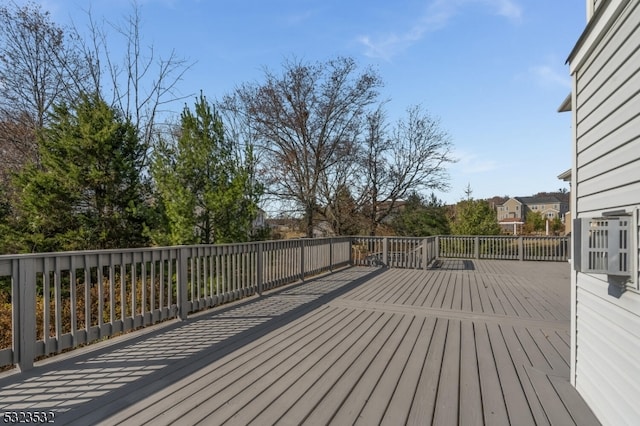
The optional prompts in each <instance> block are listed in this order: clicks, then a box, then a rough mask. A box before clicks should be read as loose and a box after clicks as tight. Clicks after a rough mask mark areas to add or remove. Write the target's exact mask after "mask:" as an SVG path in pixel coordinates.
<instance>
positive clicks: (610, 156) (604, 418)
mask: <svg viewBox="0 0 640 426" xmlns="http://www.w3.org/2000/svg"><path fill="white" fill-rule="evenodd" d="M600 7H602V8H604V10H602V11H601V12H602V13H598V15H597V18H595V19H594V22H592V23H591V24H590V28H589V29H588V30H587V32H588V33H586V34H585V37H584V38H583V39H582V42H581V43H582V44H581V45H579V47H577V50H575V55H573V54H572V57H571V58H570V62H571V72H572V75H573V78H574V94H573V100H572V103H573V114H574V126H575V127H574V132H575V133H574V134H575V141H574V143H575V147H574V149H575V151H574V159H573V160H574V164H573V166H574V167H573V170H572V175H573V179H574V183H573V185H572V191H573V197H574V198H573V201H574V203H575V204H574V207H575V214H576V216H575V217H578V218H592V217H598V216H599V215H601V214H602V213H603V212H606V211H612V210H626V211H627V212H632V211H634V210H635V209H637V208H638V207H640V1H636V0H633V1H628V0H614V1H611V2H603V3H601V4H600ZM595 21H597V22H595ZM589 31H590V32H589ZM633 233H634V234H635V235H636V238H637V237H638V236H637V234H638V229H637V228H636V229H634V231H633ZM633 255H634V256H635V257H636V258H637V257H638V251H637V248H636V251H635V252H634V254H633ZM573 276H574V277H575V278H574V279H575V281H574V282H573V285H574V286H575V287H574V292H573V294H574V297H575V299H574V300H573V302H574V306H573V308H574V312H575V316H574V318H573V321H574V324H573V326H572V328H573V329H574V330H575V334H574V336H572V337H573V339H574V340H573V344H574V345H575V346H574V347H573V348H572V349H573V352H572V360H571V362H572V366H571V368H572V373H573V380H574V381H575V386H576V388H577V389H578V391H579V392H580V393H581V395H582V396H583V397H584V399H585V401H586V402H587V404H589V406H590V407H591V409H592V410H593V412H594V413H595V414H596V416H598V418H599V420H600V421H601V422H602V423H603V424H616V425H617V424H637V422H638V419H639V418H640V404H638V401H639V400H638V396H639V395H640V356H639V354H640V293H638V292H637V291H634V290H627V291H626V292H624V293H622V295H621V296H620V297H619V298H616V297H614V296H612V295H609V294H608V290H609V288H608V287H609V283H608V282H607V276H606V275H600V274H586V273H575V275H573ZM636 282H637V277H636Z"/></svg>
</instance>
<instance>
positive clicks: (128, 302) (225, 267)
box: [0, 236, 569, 370]
mask: <svg viewBox="0 0 640 426" xmlns="http://www.w3.org/2000/svg"><path fill="white" fill-rule="evenodd" d="M568 246H569V243H568V239H567V238H545V237H458V236H455V237H453V236H440V237H427V238H405V237H342V238H324V239H298V240H284V241H266V242H256V243H245V244H228V245H198V246H178V247H159V248H140V249H122V250H100V251H82V252H61V253H37V254H25V255H8V256H0V288H2V287H4V288H7V287H9V288H10V294H9V295H8V297H7V296H5V299H6V300H3V299H2V298H1V297H0V320H1V319H2V316H4V320H1V321H0V324H6V323H7V322H8V321H7V318H6V317H7V316H9V315H10V316H11V327H4V328H2V329H0V367H3V366H9V365H17V366H18V367H19V368H20V369H21V370H28V369H30V368H31V367H32V366H33V363H34V360H36V359H38V358H40V357H43V356H47V355H52V354H57V353H61V352H63V351H65V350H70V349H73V348H76V347H79V346H82V345H85V344H88V343H91V342H94V341H97V340H101V339H104V338H108V337H110V336H114V335H116V334H119V333H124V332H129V331H133V330H136V329H138V328H142V327H145V326H149V325H152V324H156V323H158V322H160V321H164V320H167V319H172V318H179V319H186V318H187V317H188V315H189V314H190V313H193V312H196V311H199V310H202V309H207V308H210V307H213V306H217V305H220V304H222V303H226V302H229V301H233V300H237V299H240V298H243V297H247V296H251V295H254V294H261V293H262V291H265V290H268V289H272V288H275V287H278V286H281V285H284V284H288V283H292V282H296V281H300V280H304V279H305V278H306V277H309V276H312V275H316V274H320V273H323V272H329V271H331V270H332V269H333V268H339V267H343V266H347V265H377V266H385V267H391V268H411V269H427V268H428V266H429V265H430V264H431V263H432V262H433V261H434V260H435V259H436V258H438V257H459V258H476V259H519V260H556V261H559V260H566V258H567V256H568V252H567V249H568ZM0 296H2V295H1V294H0ZM7 341H10V342H11V344H10V346H9V345H7V344H6V343H4V342H7ZM5 346H9V347H5Z"/></svg>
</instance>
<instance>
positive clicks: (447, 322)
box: [0, 260, 598, 425]
mask: <svg viewBox="0 0 640 426" xmlns="http://www.w3.org/2000/svg"><path fill="white" fill-rule="evenodd" d="M569 304H570V289H569V265H568V264H567V263H562V262H560V263H542V262H518V261H477V260H473V261H471V260H444V261H440V262H439V264H436V265H435V267H433V268H432V269H431V270H427V271H425V270H408V269H385V268H368V267H353V268H349V269H344V270H341V271H338V272H336V273H334V274H330V275H324V276H321V277H318V278H315V279H309V280H307V281H306V282H304V283H301V284H295V285H291V286H287V287H284V288H281V289H279V290H276V291H272V292H270V293H265V294H263V295H262V296H261V297H258V296H256V297H252V298H250V299H247V300H245V301H240V302H236V303H234V304H230V305H225V306H221V307H219V308H216V309H213V310H210V311H207V312H204V313H202V314H199V315H197V316H193V317H191V318H189V320H187V321H184V322H171V323H169V324H165V325H161V326H156V327H154V328H152V329H149V330H146V331H142V332H141V333H142V334H136V335H129V336H124V337H120V338H117V339H113V340H111V341H109V342H102V343H99V344H97V345H93V346H91V347H87V348H83V349H81V350H79V351H75V352H73V353H72V354H70V355H66V356H65V357H64V358H63V357H57V358H53V359H52V360H49V361H47V362H45V363H40V364H39V365H37V366H36V368H35V369H34V370H32V371H29V372H27V373H22V374H12V375H8V376H5V377H2V378H1V379H0V413H3V412H6V411H23V412H24V411H29V412H33V411H35V410H37V411H52V412H55V415H56V417H55V423H57V424H79V425H89V424H98V423H103V424H128V425H138V424H147V423H148V424H153V425H158V424H167V425H168V424H183V425H193V424H207V425H208V424H234V425H245V424H256V425H266V424H274V423H279V424H291V425H297V424H312V425H316V424H327V423H330V424H337V425H343V424H355V423H358V424H363V425H374V424H390V425H398V424H419V425H426V424H436V425H455V424H462V425H473V424H489V425H500V424H518V425H526V424H554V425H570V424H577V425H589V424H598V422H597V420H596V419H595V418H594V416H593V414H592V413H591V411H590V410H589V408H588V407H587V406H586V405H585V403H584V402H583V400H582V399H581V398H580V396H579V395H578V393H577V392H576V391H575V390H574V389H573V388H572V387H571V385H570V384H569V381H568V380H569V379H568V378H569V344H570V340H569V339H570V331H569V316H570V306H569Z"/></svg>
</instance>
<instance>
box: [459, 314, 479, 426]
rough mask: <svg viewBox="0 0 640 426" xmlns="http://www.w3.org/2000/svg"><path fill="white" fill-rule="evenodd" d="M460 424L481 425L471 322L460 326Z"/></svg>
mask: <svg viewBox="0 0 640 426" xmlns="http://www.w3.org/2000/svg"><path fill="white" fill-rule="evenodd" d="M460 358H461V359H460V408H459V412H460V422H459V423H460V424H461V425H470V426H471V425H482V424H483V413H482V394H481V391H480V374H479V372H478V358H477V354H476V339H475V332H474V326H473V322H472V321H468V320H465V321H461V324H460Z"/></svg>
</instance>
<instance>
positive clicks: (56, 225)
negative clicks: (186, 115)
mask: <svg viewBox="0 0 640 426" xmlns="http://www.w3.org/2000/svg"><path fill="white" fill-rule="evenodd" d="M143 151H144V150H143V149H142V148H141V145H140V143H139V141H138V138H137V136H136V132H135V128H134V127H133V126H132V125H131V124H130V122H129V121H128V120H126V119H125V118H124V117H123V116H122V114H120V113H119V112H118V111H117V110H115V109H113V108H111V107H109V106H108V105H107V104H106V103H105V102H104V101H103V100H102V99H100V97H99V96H98V95H81V96H80V99H79V101H78V104H77V106H76V108H75V109H73V108H71V107H70V106H68V105H66V104H61V105H58V106H56V107H55V109H54V113H53V115H52V119H51V124H50V125H49V126H48V127H47V128H46V129H45V131H44V134H43V137H42V139H41V140H40V141H39V156H40V166H36V165H30V166H28V167H27V168H25V170H24V171H23V172H22V173H20V174H19V175H18V177H17V179H16V182H17V185H18V186H19V188H20V189H21V192H20V196H19V197H20V199H19V201H18V212H19V215H20V216H21V221H20V223H21V224H22V229H21V232H20V234H21V236H22V237H21V238H22V243H23V247H24V248H23V249H24V250H27V251H56V250H80V249H104V248H116V247H132V246H140V245H144V244H145V243H146V239H145V238H144V237H143V227H144V222H145V216H144V212H145V207H144V200H143V195H142V194H143V183H142V181H141V175H142V158H143V155H144V152H143Z"/></svg>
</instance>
